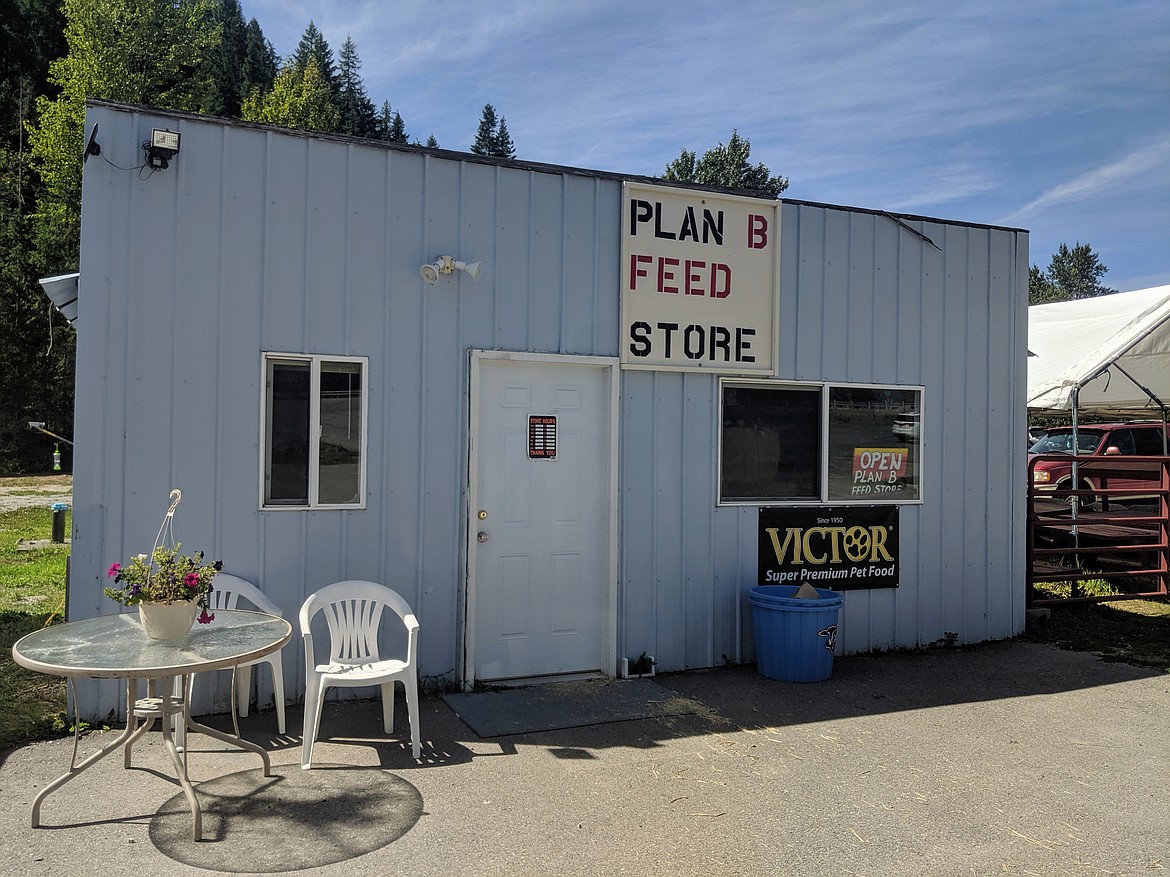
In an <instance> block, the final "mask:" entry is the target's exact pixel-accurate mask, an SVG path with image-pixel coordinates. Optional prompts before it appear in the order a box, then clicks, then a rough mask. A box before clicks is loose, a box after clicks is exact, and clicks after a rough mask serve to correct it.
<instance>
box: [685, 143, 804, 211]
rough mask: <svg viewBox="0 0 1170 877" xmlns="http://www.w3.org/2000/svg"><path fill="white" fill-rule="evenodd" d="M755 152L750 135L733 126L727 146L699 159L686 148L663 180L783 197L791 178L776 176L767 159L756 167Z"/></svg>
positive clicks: (714, 149) (705, 154)
mask: <svg viewBox="0 0 1170 877" xmlns="http://www.w3.org/2000/svg"><path fill="white" fill-rule="evenodd" d="M751 151H752V145H751V142H750V141H749V140H748V139H747V138H746V137H740V136H739V132H738V131H736V130H734V129H733V130H732V132H731V139H730V140H728V141H727V145H726V146H724V145H723V144H722V143H720V144H719V145H718V146H715V147H713V148H711V149H708V150H707V151H706V152H705V153H703V157H702V158H696V155H695V153H694V152H691V151H689V150H686V149H684V150H683V151H682V152H681V153H680V155H679V157H678V158H676V159H675V160H674V161H672V162H671V163H670V164H668V165H667V166H666V171H665V172H664V173H663V174H662V179H664V180H673V181H678V182H686V183H702V184H703V185H706V186H722V187H724V188H728V189H751V190H753V191H756V192H760V193H763V194H766V195H767V196H768V197H770V198H778V197H780V193H781V192H783V191H784V190H785V189H787V188H788V179H787V178H786V177H781V176H772V172H771V171H770V170H768V167H767V165H765V164H764V163H763V162H760V163H759V164H756V165H754V166H753V165H752V164H751V163H750V162H749V160H748V159H749V157H750V155H751Z"/></svg>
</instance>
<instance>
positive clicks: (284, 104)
mask: <svg viewBox="0 0 1170 877" xmlns="http://www.w3.org/2000/svg"><path fill="white" fill-rule="evenodd" d="M240 116H241V118H243V119H244V120H246V121H249V122H264V123H266V124H269V125H281V126H283V127H285V128H303V129H305V130H309V131H336V130H337V128H338V125H339V124H340V121H341V114H340V113H339V112H338V111H337V107H336V106H334V104H333V93H332V89H330V87H329V83H328V82H326V81H325V77H323V76H322V75H321V71H320V70H318V69H317V63H316V61H313V60H311V59H310V60H309V61H307V62H306V63H305V66H304V67H300V68H298V67H297V66H296V65H290V66H288V67H285V68H284V69H283V70H281V71H280V73H278V74H277V76H276V82H275V83H273V85H272V90H271V91H269V92H263V93H262V92H259V91H256V92H253V93H252V94H251V95H250V96H249V97H248V98H247V99H246V100H245V101H244V106H243V107H242V108H241V110H240Z"/></svg>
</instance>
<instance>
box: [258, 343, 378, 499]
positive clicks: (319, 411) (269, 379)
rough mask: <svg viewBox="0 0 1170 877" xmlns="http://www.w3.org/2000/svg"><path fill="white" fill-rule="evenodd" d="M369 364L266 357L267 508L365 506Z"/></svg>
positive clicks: (349, 359) (351, 359)
mask: <svg viewBox="0 0 1170 877" xmlns="http://www.w3.org/2000/svg"><path fill="white" fill-rule="evenodd" d="M365 374H366V360H365V359H364V358H355V357H322V356H295V355H288V354H265V356H264V415H263V416H264V419H263V430H262V433H263V439H262V447H263V455H264V458H263V466H264V483H263V495H262V497H261V505H262V506H264V507H265V508H362V507H364V505H365V492H366V491H365V484H366V465H365V460H366V388H365V385H366V382H365Z"/></svg>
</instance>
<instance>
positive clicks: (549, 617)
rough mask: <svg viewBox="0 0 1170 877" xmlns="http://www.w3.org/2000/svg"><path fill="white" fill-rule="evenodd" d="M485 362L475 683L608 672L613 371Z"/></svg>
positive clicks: (474, 537)
mask: <svg viewBox="0 0 1170 877" xmlns="http://www.w3.org/2000/svg"><path fill="white" fill-rule="evenodd" d="M478 362H479V368H478V377H477V378H474V379H473V380H474V382H475V384H476V386H473V388H472V390H473V393H475V394H476V396H475V401H474V404H473V412H474V413H475V414H474V416H475V422H474V423H473V424H472V426H473V429H474V434H473V436H472V453H473V456H474V466H475V476H474V477H475V494H474V498H473V507H472V509H471V538H470V539H469V545H470V546H471V549H470V551H471V558H472V559H471V563H472V564H473V565H474V579H473V582H474V584H473V586H472V595H471V596H472V599H471V601H470V608H471V610H472V612H473V617H474V639H473V643H474V644H473V646H472V651H473V655H474V659H473V660H474V677H475V679H479V680H491V679H517V678H525V677H532V676H542V675H551V674H563V673H578V672H587V671H594V670H601V671H603V672H605V673H606V674H607V675H612V668H609V667H608V666H607V664H608V663H609V659H610V649H609V640H610V632H611V630H612V629H613V625H612V623H611V620H612V615H613V612H614V611H615V610H614V608H613V605H614V601H613V600H612V599H611V597H612V593H613V583H612V579H613V577H614V573H613V572H612V568H613V567H612V556H611V555H612V547H611V544H610V543H611V540H610V531H611V527H612V523H611V513H612V507H613V505H612V504H613V495H612V494H613V487H612V480H611V473H612V467H613V466H614V465H615V464H614V460H613V453H612V447H611V446H612V443H613V437H612V426H611V406H612V404H613V403H612V399H611V380H612V375H613V371H612V366H610V365H604V364H603V365H595V364H585V363H566V362H557V361H541V360H537V359H532V358H523V359H496V358H483V359H480V360H478ZM473 374H474V371H473Z"/></svg>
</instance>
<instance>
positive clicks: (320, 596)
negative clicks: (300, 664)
mask: <svg viewBox="0 0 1170 877" xmlns="http://www.w3.org/2000/svg"><path fill="white" fill-rule="evenodd" d="M386 609H389V610H390V611H391V612H393V613H394V614H395V615H396V616H398V618H399V619H401V621H402V624H403V625H404V626H405V627H406V632H407V650H406V651H407V654H406V663H407V664H412V663H413V662H414V657H415V652H416V650H417V648H418V619H416V618H415V617H414V612H413V611H412V610H411V608H410V605H409V604H408V603H407V602H406V600H404V599H403V598H402V595H401V594H399V593H398V592H397V591H392V590H391V589H390V588H387V587H385V586H384V585H379V584H376V583H375V582H365V581H359V580H356V579H355V580H350V581H345V582H335V583H334V584H332V585H328V586H326V587H324V588H322V589H321V590H319V591H317V592H316V593H315V594H310V595H309V597H308V599H306V600H305V602H304V604H303V605H302V606H301V612H300V619H299V620H300V626H301V636H302V637H303V638H304V640H305V652H306V658H311V656H312V642H313V636H312V623H313V616H314V615H316V614H317V613H318V612H320V613H323V614H324V615H325V619H326V621H327V622H328V624H329V655H330V659H331V660H332V661H333V662H335V663H339V664H364V663H366V662H369V661H378V660H380V659H381V658H380V654H379V651H378V628H379V626H380V625H381V623H382V615H383V611H384V610H386Z"/></svg>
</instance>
